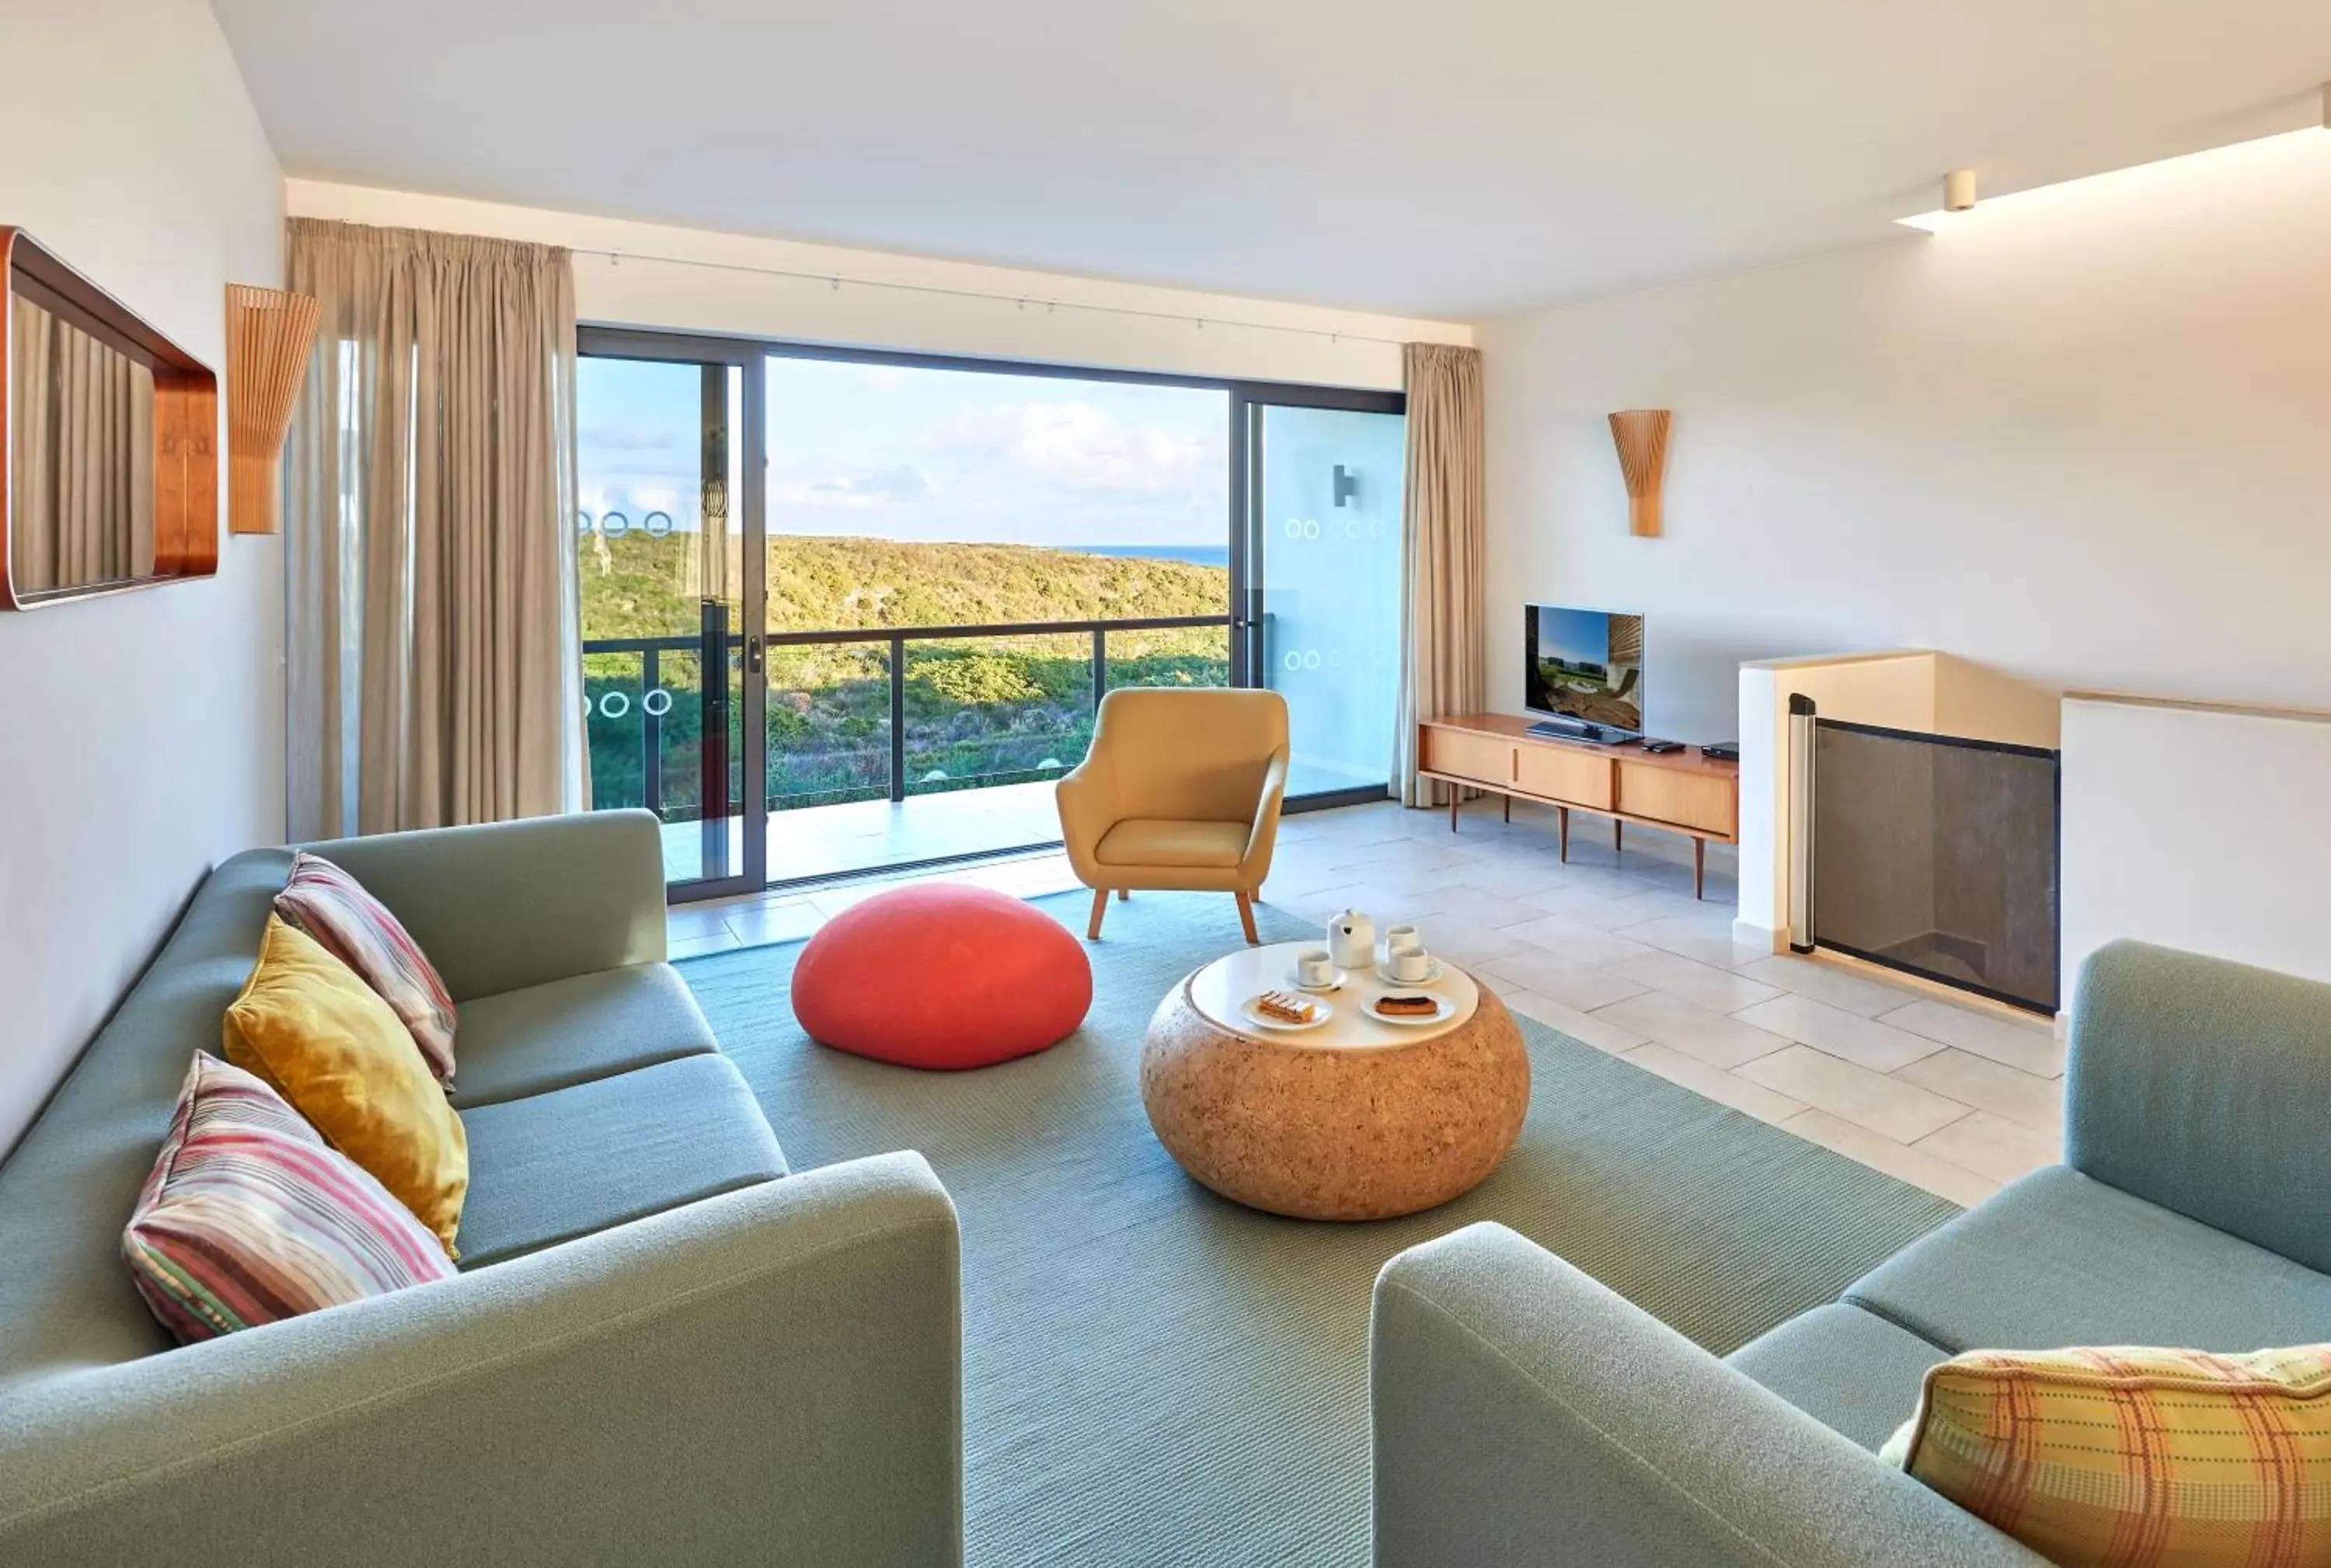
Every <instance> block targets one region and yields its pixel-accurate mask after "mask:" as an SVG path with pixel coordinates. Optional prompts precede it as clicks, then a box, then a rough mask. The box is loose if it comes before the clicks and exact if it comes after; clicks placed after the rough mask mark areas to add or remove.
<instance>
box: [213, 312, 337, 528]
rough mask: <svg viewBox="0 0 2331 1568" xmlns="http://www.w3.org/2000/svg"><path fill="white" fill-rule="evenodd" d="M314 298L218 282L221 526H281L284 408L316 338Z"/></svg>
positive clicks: (303, 375) (294, 397) (287, 417)
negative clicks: (222, 352) (221, 317)
mask: <svg viewBox="0 0 2331 1568" xmlns="http://www.w3.org/2000/svg"><path fill="white" fill-rule="evenodd" d="M317 310H318V306H317V304H316V301H315V300H313V299H309V297H308V296H307V295H305V294H287V293H285V292H284V291H283V290H281V289H261V288H257V287H254V286H253V285H252V284H249V283H229V284H228V285H227V286H226V438H227V439H226V451H227V527H228V529H229V531H230V532H233V533H237V534H273V533H280V532H281V531H282V527H283V481H282V471H281V467H280V466H279V460H281V457H282V455H283V436H284V432H287V431H288V430H290V428H291V405H292V404H294V403H296V402H298V401H299V398H300V383H301V382H303V381H305V380H306V379H307V375H308V351H309V348H311V347H314V345H315V342H316V315H317Z"/></svg>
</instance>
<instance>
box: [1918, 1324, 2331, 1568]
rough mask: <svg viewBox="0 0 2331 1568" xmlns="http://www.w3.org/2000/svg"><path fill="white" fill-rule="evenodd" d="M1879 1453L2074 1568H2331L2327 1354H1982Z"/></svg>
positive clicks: (1949, 1377) (1953, 1372) (1939, 1380)
mask: <svg viewBox="0 0 2331 1568" xmlns="http://www.w3.org/2000/svg"><path fill="white" fill-rule="evenodd" d="M1880 1457H1881V1458H1882V1459H1885V1460H1886V1461H1887V1462H1888V1463H1889V1464H1895V1465H1899V1466H1900V1467H1901V1468H1904V1469H1906V1470H1908V1472H1909V1473H1910V1474H1911V1475H1912V1476H1914V1477H1916V1478H1918V1479H1919V1480H1921V1481H1924V1482H1925V1483H1927V1485H1928V1486H1930V1487H1934V1488H1935V1490H1936V1491H1938V1492H1940V1493H1941V1494H1942V1495H1943V1496H1944V1497H1948V1498H1950V1499H1951V1501H1953V1502H1955V1503H1956V1504H1957V1505H1958V1506H1961V1507H1963V1508H1965V1509H1966V1510H1967V1511H1968V1512H1969V1513H1971V1514H1974V1515H1975V1516H1977V1517H1979V1518H1982V1519H1984V1520H1986V1521H1988V1522H1989V1523H1990V1524H1992V1525H1994V1526H1996V1527H1997V1528H1998V1529H2000V1530H2003V1531H2004V1532H2005V1533H2006V1534H2008V1535H2012V1536H2014V1537H2015V1538H2016V1539H2017V1540H2018V1541H2021V1542H2022V1543H2023V1544H2025V1545H2027V1546H2029V1547H2031V1549H2032V1550H2033V1551H2035V1552H2038V1553H2039V1554H2041V1555H2042V1556H2044V1557H2046V1558H2048V1559H2049V1560H2050V1561H2051V1562H2054V1563H2061V1564H2063V1565H2064V1568H2138V1565H2142V1568H2217V1565H2219V1564H2241V1568H2303V1565H2313V1564H2318V1563H2331V1345H2301V1346H2299V1347H2298V1348H2297V1349H2293V1350H2260V1351H2255V1352H2252V1353H2251V1354H2247V1355H2213V1354H2208V1353H2206V1352H2203V1351H2198V1350H2142V1349H2130V1348H2126V1347H2112V1348H2107V1349H2098V1350H2047V1351H1997V1350H1980V1351H1970V1352H1968V1353H1967V1354H1965V1355H1959V1356H1955V1357H1953V1358H1952V1359H1951V1360H1949V1361H1946V1362H1945V1363H1943V1364H1941V1365H1940V1366H1937V1367H1935V1368H1933V1369H1932V1370H1931V1371H1929V1372H1928V1373H1927V1384H1926V1392H1925V1394H1924V1395H1923V1396H1922V1397H1921V1398H1920V1400H1919V1402H1918V1413H1917V1415H1916V1416H1914V1417H1912V1418H1911V1420H1910V1421H1909V1422H1908V1424H1907V1425H1905V1426H1904V1427H1903V1428H1902V1430H1900V1431H1898V1432H1896V1433H1895V1434H1894V1437H1893V1439H1892V1440H1891V1441H1889V1443H1888V1444H1887V1445H1886V1448H1885V1449H1884V1450H1883V1451H1882V1453H1881V1455H1880Z"/></svg>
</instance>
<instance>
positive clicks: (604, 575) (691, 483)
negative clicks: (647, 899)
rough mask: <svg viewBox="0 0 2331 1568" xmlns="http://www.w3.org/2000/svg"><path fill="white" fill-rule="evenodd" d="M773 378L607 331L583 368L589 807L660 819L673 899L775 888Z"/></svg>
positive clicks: (579, 405) (694, 350)
mask: <svg viewBox="0 0 2331 1568" xmlns="http://www.w3.org/2000/svg"><path fill="white" fill-rule="evenodd" d="M759 398H760V381H759V378H758V377H757V376H755V375H747V360H746V357H745V355H744V353H743V351H742V350H741V349H740V350H738V351H737V352H734V353H728V354H724V353H722V352H721V351H720V350H719V348H718V346H708V345H705V344H701V343H697V342H692V341H690V340H687V339H671V338H663V337H632V336H631V335H626V334H594V335H593V341H592V342H591V343H590V344H589V345H588V346H587V351H586V353H585V356H584V357H583V358H582V360H581V362H580V364H579V366H577V370H576V440H577V451H578V461H579V470H578V480H579V515H578V517H577V518H576V526H577V527H579V528H580V530H581V532H582V538H581V540H580V547H579V549H578V551H577V554H578V556H580V563H579V564H580V566H581V571H582V595H581V596H582V622H583V626H582V630H583V677H584V696H585V702H586V703H587V705H588V711H587V719H586V725H585V736H586V739H587V742H588V745H589V748H590V774H591V795H592V800H591V803H592V805H593V806H594V807H595V808H597V809H601V810H604V809H608V808H612V807H617V806H644V807H646V808H647V809H648V810H650V811H652V812H653V813H656V815H657V816H658V817H659V818H660V819H661V821H662V823H663V858H664V877H665V880H666V881H667V883H669V884H670V886H671V889H672V893H673V896H674V897H675V898H709V897H715V896H718V895H721V894H726V893H734V892H745V891H748V890H752V889H757V888H759V887H760V886H761V882H762V877H763V870H762V868H763V865H764V860H765V851H764V839H763V832H764V829H763V817H762V815H761V813H757V812H747V811H745V810H744V809H743V803H745V802H746V801H747V800H753V799H757V798H758V794H759V791H760V788H761V773H762V760H761V748H759V747H757V746H750V745H747V744H745V736H749V735H755V734H757V733H758V732H759V730H760V727H761V723H762V720H761V710H762V688H761V679H760V677H761V657H762V650H761V642H760V615H761V608H760V607H761V602H762V575H763V549H762V545H761V535H762V508H761V501H760V496H759V494H758V491H759V489H760V487H759V486H758V485H748V484H747V483H746V482H745V476H746V475H747V474H748V473H751V474H757V473H759V471H760V467H761V451H760V445H761V442H760V419H759V408H758V403H759Z"/></svg>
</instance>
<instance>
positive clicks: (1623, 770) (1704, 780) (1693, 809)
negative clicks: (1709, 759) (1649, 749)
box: [1618, 761, 1738, 839]
mask: <svg viewBox="0 0 2331 1568" xmlns="http://www.w3.org/2000/svg"><path fill="white" fill-rule="evenodd" d="M1618 772H1619V809H1620V810H1621V811H1622V812H1624V813H1627V814H1628V815H1629V816H1631V817H1646V818H1649V819H1650V820H1651V821H1652V822H1673V823H1675V824H1676V825H1677V826H1679V827H1685V828H1697V829H1698V830H1699V831H1700V832H1706V833H1713V834H1715V835H1716V836H1717V837H1718V838H1721V839H1729V838H1730V837H1732V835H1733V834H1734V833H1735V832H1737V831H1738V830H1737V828H1736V817H1735V815H1734V813H1733V805H1732V791H1733V787H1734V785H1733V781H1732V780H1731V779H1730V778H1729V777H1727V775H1725V774H1705V773H1686V772H1684V771H1682V770H1681V769H1679V768H1666V767H1657V766H1651V765H1645V764H1642V763H1628V762H1623V761H1622V762H1621V763H1620V764H1619V769H1618Z"/></svg>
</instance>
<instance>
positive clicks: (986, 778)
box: [577, 328, 1403, 900]
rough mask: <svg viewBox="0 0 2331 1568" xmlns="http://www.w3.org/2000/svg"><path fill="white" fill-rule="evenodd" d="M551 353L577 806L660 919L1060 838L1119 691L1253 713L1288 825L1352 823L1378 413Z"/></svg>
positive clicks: (595, 344) (1395, 482) (1368, 679)
mask: <svg viewBox="0 0 2331 1568" xmlns="http://www.w3.org/2000/svg"><path fill="white" fill-rule="evenodd" d="M581 336H582V345H581V347H582V351H583V359H582V362H581V366H580V370H579V374H578V396H577V404H578V419H577V426H578V432H579V442H578V445H579V451H580V461H581V475H580V477H581V491H582V516H581V518H579V519H578V521H579V526H580V527H581V528H582V529H583V532H584V540H583V548H582V551H581V556H582V559H581V568H582V573H583V590H582V602H583V636H584V660H585V677H586V681H585V684H586V689H587V694H588V697H589V700H590V702H591V704H592V706H591V710H590V715H589V726H588V735H589V739H590V746H591V755H590V762H591V782H592V793H593V804H594V805H595V806H599V807H612V806H641V805H644V806H646V807H647V808H648V809H650V810H652V811H654V812H655V813H657V814H658V815H659V816H660V817H661V818H662V820H663V822H664V824H665V827H664V837H665V860H666V870H667V875H668V877H669V879H670V881H671V894H672V897H673V898H675V899H676V900H677V899H684V898H705V897H715V896H721V895H726V894H730V893H734V892H741V891H747V890H753V889H759V888H761V887H764V886H769V885H785V884H795V883H804V882H810V881H816V880H822V879H829V878H833V877H839V876H849V875H856V874H863V873H868V872H873V871H878V870H893V869H898V868H901V867H907V866H916V865H925V864H930V863H934V862H945V861H948V860H965V859H972V858H976V857H980V856H985V855H992V854H999V853H1007V852H1012V851H1023V850H1027V849H1033V848H1042V847H1044V846H1046V845H1048V844H1051V843H1057V841H1059V837H1060V828H1059V822H1058V818H1057V816H1056V815H1055V813H1054V811H1053V806H1052V787H1051V786H1052V783H1053V781H1054V780H1055V779H1057V778H1058V777H1059V776H1060V774H1061V773H1063V772H1065V771H1066V770H1068V769H1069V768H1072V767H1074V766H1075V765H1077V764H1078V763H1079V762H1080V761H1081V760H1082V758H1083V756H1084V755H1085V751H1086V748H1087V747H1088V746H1089V744H1090V741H1091V736H1092V726H1093V719H1094V714H1095V710H1096V709H1097V708H1098V706H1099V700H1100V698H1101V697H1102V696H1103V695H1105V694H1106V693H1107V692H1108V691H1109V690H1110V689H1114V688H1117V687H1120V686H1182V687H1194V686H1225V685H1257V686H1266V687H1269V688H1270V689H1277V690H1280V691H1281V692H1283V693H1284V694H1285V695H1286V697H1287V698H1288V703H1289V719H1290V726H1291V728H1292V730H1293V736H1294V753H1295V755H1294V759H1293V761H1294V767H1293V769H1292V770H1291V778H1290V789H1289V809H1290V810H1301V809H1304V808H1305V807H1306V806H1307V805H1309V804H1335V803H1342V802H1344V801H1346V800H1350V799H1357V798H1380V797H1381V796H1382V795H1383V794H1384V790H1385V785H1386V783H1387V781H1388V780H1389V778H1390V776H1391V764H1392V755H1393V749H1394V746H1393V742H1394V735H1393V725H1394V717H1393V712H1394V679H1395V678H1396V675H1397V671H1398V664H1399V660H1398V654H1397V647H1396V637H1397V629H1398V598H1399V592H1398V582H1399V563H1400V553H1401V490H1402V474H1401V470H1402V461H1403V418H1402V414H1401V409H1402V400H1401V398H1400V396H1399V394H1383V393H1371V392H1352V391H1346V390H1343V389H1337V388H1312V387H1280V386H1260V385H1242V384H1235V383H1223V382H1214V381H1204V380H1196V379H1189V378H1178V377H1166V376H1149V375H1129V374H1125V373H1118V372H1104V371H1082V370H1069V369H1063V368H1060V367H1054V366H1021V365H1000V364H996V363H993V362H988V361H975V360H960V359H942V358H930V357H924V356H899V355H887V354H871V353H860V352H853V351H843V350H825V349H807V348H794V347H787V346H779V345H771V344H767V343H762V342H756V341H751V340H731V339H707V338H701V337H680V336H677V335H659V334H641V333H631V332H616V331H612V330H605V329H596V328H585V330H584V332H583V333H582V335H581ZM748 474H757V475H760V476H762V477H761V478H760V480H758V482H748V481H747V479H746V478H745V476H747V475H748ZM706 670H711V671H712V672H713V678H712V679H705V678H704V675H703V672H704V671H706ZM707 778H710V779H714V780H720V779H724V778H725V780H726V781H727V784H728V787H727V789H725V790H722V789H719V788H717V787H716V788H714V789H712V790H711V791H709V792H707V791H706V790H705V789H704V787H703V782H702V781H704V780H705V779H707ZM747 803H752V805H751V806H750V808H748V806H747Z"/></svg>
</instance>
